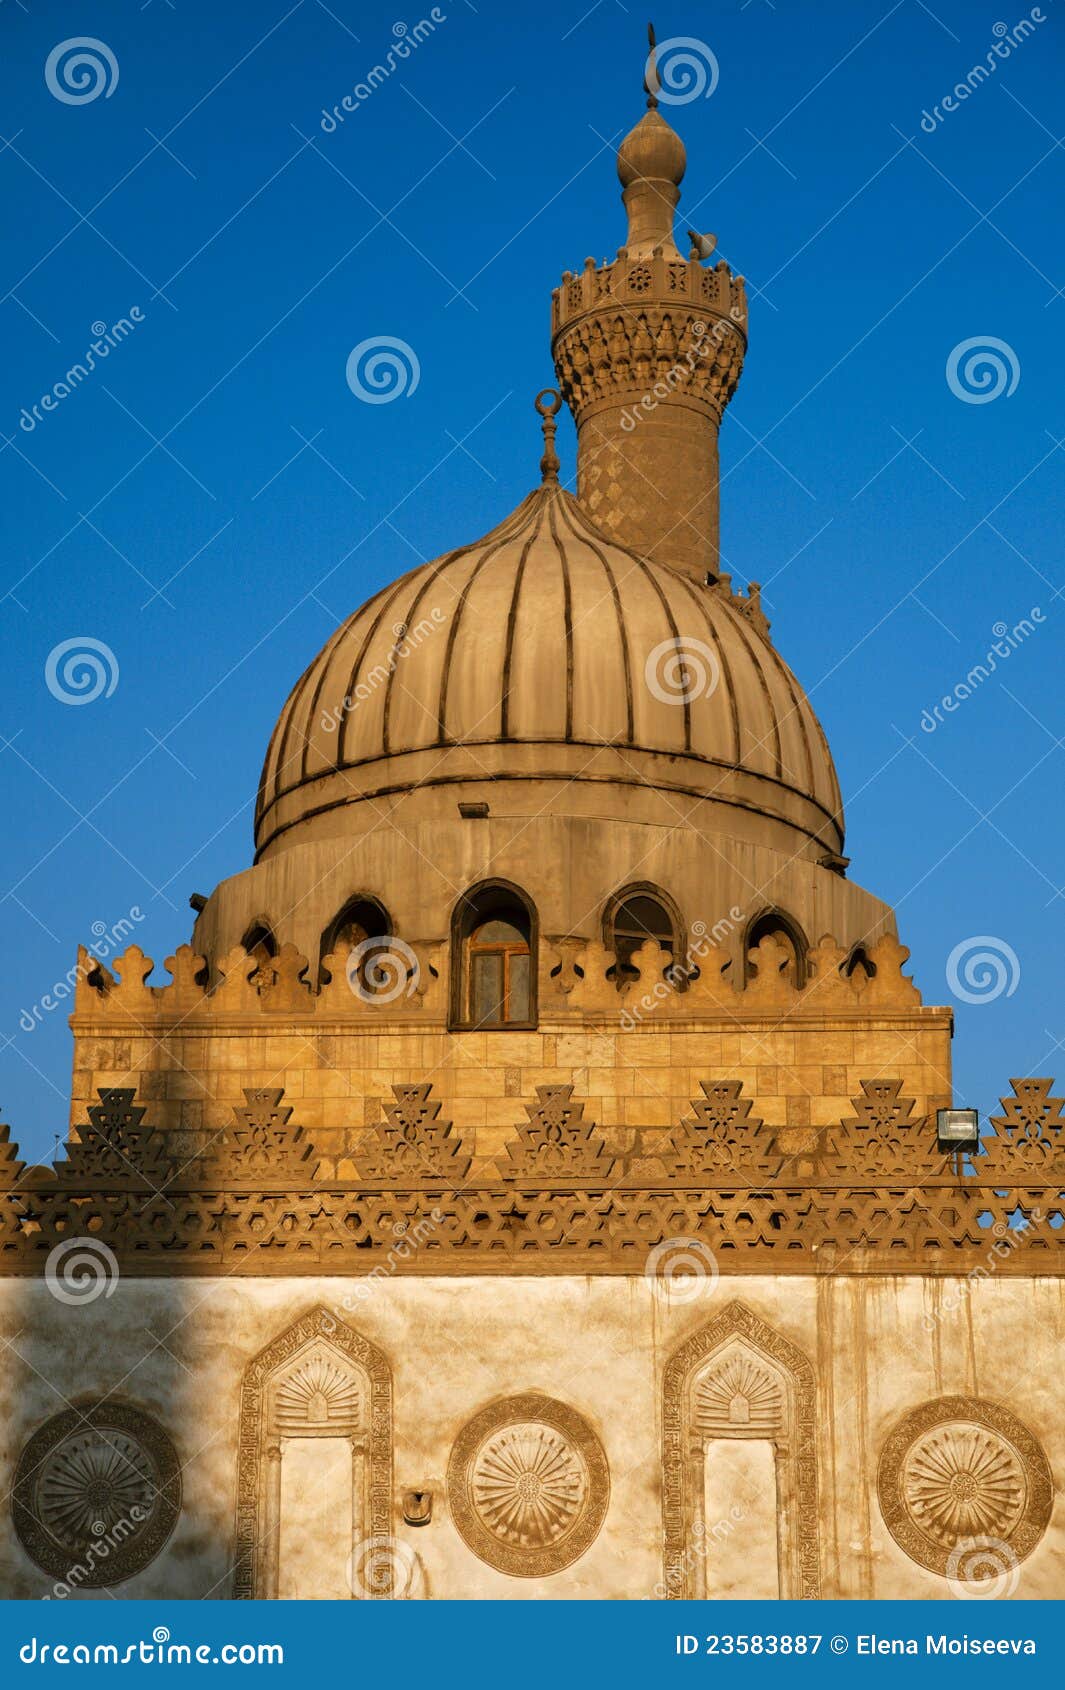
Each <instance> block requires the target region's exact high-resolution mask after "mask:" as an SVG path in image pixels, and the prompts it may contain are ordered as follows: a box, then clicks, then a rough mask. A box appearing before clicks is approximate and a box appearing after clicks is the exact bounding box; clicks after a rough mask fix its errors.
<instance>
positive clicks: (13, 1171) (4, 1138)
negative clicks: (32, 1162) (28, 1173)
mask: <svg viewBox="0 0 1065 1690" xmlns="http://www.w3.org/2000/svg"><path fill="white" fill-rule="evenodd" d="M25 1166H26V1164H25V1163H24V1162H20V1161H19V1159H18V1145H17V1144H12V1143H11V1128H10V1127H8V1126H5V1125H0V1191H11V1190H12V1189H13V1187H15V1186H16V1185H17V1184H18V1181H19V1175H20V1174H21V1173H22V1171H23V1169H24V1168H25Z"/></svg>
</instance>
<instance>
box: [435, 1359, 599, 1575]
mask: <svg viewBox="0 0 1065 1690" xmlns="http://www.w3.org/2000/svg"><path fill="white" fill-rule="evenodd" d="M447 1488H448V1501H449V1504H450V1508H451V1517H452V1519H453V1520H454V1522H455V1524H456V1526H457V1527H458V1529H459V1531H460V1533H461V1534H462V1537H463V1538H464V1540H465V1542H466V1543H467V1544H468V1545H469V1547H470V1549H472V1550H473V1552H474V1554H475V1555H478V1556H480V1558H481V1560H482V1561H486V1562H487V1563H488V1565H489V1566H491V1567H495V1568H497V1569H498V1571H500V1572H503V1573H512V1574H515V1575H517V1576H518V1577H519V1578H542V1577H544V1576H545V1575H549V1574H551V1573H558V1572H561V1571H562V1570H563V1568H565V1567H568V1566H570V1565H571V1564H572V1562H574V1561H576V1560H577V1558H578V1557H579V1556H581V1555H583V1554H584V1552H585V1550H586V1549H587V1548H588V1546H589V1544H591V1543H592V1542H593V1540H594V1539H595V1537H596V1536H597V1534H598V1532H599V1528H600V1526H601V1525H602V1523H603V1518H604V1516H605V1514H606V1510H607V1503H608V1501H609V1497H610V1476H609V1470H608V1467H607V1460H606V1455H605V1454H604V1451H603V1446H602V1444H601V1443H600V1442H599V1439H598V1438H597V1437H596V1435H595V1432H594V1431H593V1430H592V1428H591V1426H590V1425H589V1424H588V1422H587V1421H586V1420H585V1419H584V1418H583V1416H581V1415H580V1414H578V1413H577V1412H576V1410H575V1409H572V1408H569V1407H568V1406H567V1405H566V1404H565V1403H561V1402H556V1401H555V1399H554V1398H553V1397H546V1396H540V1395H539V1394H538V1393H535V1392H528V1393H526V1394H525V1395H522V1396H517V1397H507V1398H506V1399H505V1400H504V1401H502V1402H497V1403H492V1404H490V1405H489V1406H488V1407H487V1408H483V1409H482V1410H481V1411H480V1413H479V1414H476V1415H474V1417H473V1419H472V1420H471V1421H469V1423H468V1424H467V1425H466V1426H465V1427H464V1428H463V1430H462V1431H461V1432H460V1433H459V1436H458V1438H457V1439H456V1441H455V1446H454V1448H453V1450H452V1452H451V1460H450V1463H449V1464H448V1475H447Z"/></svg>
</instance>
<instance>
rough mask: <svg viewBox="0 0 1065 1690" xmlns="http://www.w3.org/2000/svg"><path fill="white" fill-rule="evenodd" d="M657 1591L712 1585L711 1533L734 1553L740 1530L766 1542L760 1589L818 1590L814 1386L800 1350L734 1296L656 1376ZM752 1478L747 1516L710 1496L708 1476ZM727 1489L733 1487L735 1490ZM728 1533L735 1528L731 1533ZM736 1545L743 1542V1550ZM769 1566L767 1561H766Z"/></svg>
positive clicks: (790, 1593)
mask: <svg viewBox="0 0 1065 1690" xmlns="http://www.w3.org/2000/svg"><path fill="white" fill-rule="evenodd" d="M662 1425H663V1446H662V1481H663V1499H664V1516H665V1517H664V1535H665V1569H664V1585H663V1589H664V1593H665V1595H666V1596H667V1597H672V1598H704V1597H710V1598H713V1597H714V1596H715V1595H734V1594H742V1593H741V1592H737V1591H734V1590H722V1589H715V1588H714V1581H713V1576H712V1569H713V1566H714V1560H715V1553H716V1550H717V1547H718V1546H719V1545H723V1544H727V1543H728V1542H729V1539H730V1538H731V1539H732V1541H731V1543H730V1544H729V1546H728V1550H727V1554H728V1556H729V1557H731V1558H732V1560H733V1562H735V1558H736V1555H737V1543H739V1542H740V1541H741V1534H742V1535H743V1536H745V1537H746V1538H747V1540H748V1544H749V1542H750V1539H751V1536H752V1532H753V1530H754V1528H755V1526H757V1524H758V1520H757V1519H755V1518H754V1515H758V1516H759V1518H760V1520H761V1522H762V1524H763V1526H764V1536H765V1537H766V1542H765V1545H764V1554H763V1555H762V1556H761V1558H760V1566H761V1573H762V1577H763V1582H764V1583H766V1584H767V1585H768V1584H771V1585H772V1586H773V1587H774V1588H772V1589H770V1588H761V1589H759V1590H758V1592H757V1594H759V1595H778V1596H780V1597H782V1598H798V1597H805V1598H816V1597H819V1596H820V1594H821V1572H820V1548H819V1541H818V1513H817V1439H816V1391H815V1378H814V1369H813V1365H812V1363H811V1362H810V1360H809V1358H808V1357H807V1356H805V1355H804V1354H803V1352H802V1351H801V1350H800V1349H798V1348H797V1346H796V1345H795V1344H793V1343H792V1342H791V1341H790V1339H788V1338H785V1337H784V1336H783V1335H782V1334H781V1333H779V1332H777V1331H776V1330H775V1329H774V1328H773V1327H772V1326H770V1325H769V1324H768V1323H767V1322H766V1321H764V1320H762V1319H760V1318H759V1316H758V1315H756V1314H754V1313H753V1311H752V1310H751V1309H749V1308H747V1306H746V1305H745V1304H744V1303H741V1302H732V1303H730V1304H729V1305H728V1307H727V1308H725V1309H723V1310H722V1312H721V1313H720V1314H719V1315H718V1316H717V1317H716V1318H715V1319H714V1320H712V1321H710V1322H709V1324H708V1325H706V1326H704V1327H702V1328H700V1330H699V1331H698V1332H696V1333H694V1334H693V1335H692V1336H691V1337H690V1338H689V1339H687V1341H686V1342H685V1343H684V1344H682V1345H681V1347H680V1349H679V1350H677V1351H676V1353H675V1354H674V1355H673V1356H672V1357H671V1358H670V1360H669V1362H668V1363H667V1366H666V1371H665V1378H664V1381H663V1416H662ZM714 1485H717V1486H719V1487H723V1492H722V1493H723V1494H724V1495H725V1497H726V1500H727V1495H728V1487H729V1486H730V1485H731V1486H732V1487H734V1490H735V1489H736V1487H739V1486H741V1485H745V1486H747V1487H748V1489H750V1487H759V1491H760V1494H759V1495H758V1496H757V1497H756V1498H755V1501H756V1506H755V1507H754V1508H752V1509H751V1510H750V1513H751V1516H752V1517H751V1518H748V1519H746V1520H745V1519H744V1518H743V1512H744V1511H743V1510H736V1509H730V1508H729V1507H728V1506H726V1505H725V1503H721V1504H719V1505H718V1506H717V1507H716V1508H715V1507H714V1505H713V1504H712V1503H711V1502H710V1501H709V1499H710V1498H711V1496H712V1495H713V1487H714ZM736 1493H737V1494H738V1491H737V1492H736ZM733 1533H735V1536H733ZM744 1553H747V1551H746V1550H745V1551H744ZM767 1569H768V1570H767Z"/></svg>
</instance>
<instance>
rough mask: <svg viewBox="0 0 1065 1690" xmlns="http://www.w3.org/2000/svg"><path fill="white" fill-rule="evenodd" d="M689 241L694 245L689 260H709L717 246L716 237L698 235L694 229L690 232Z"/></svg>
mask: <svg viewBox="0 0 1065 1690" xmlns="http://www.w3.org/2000/svg"><path fill="white" fill-rule="evenodd" d="M688 239H689V240H690V241H691V243H692V249H691V251H690V252H689V254H688V257H689V258H709V257H710V254H711V253H712V252H713V250H714V248H715V246H716V245H717V236H716V235H698V234H696V232H695V230H694V229H689V230H688Z"/></svg>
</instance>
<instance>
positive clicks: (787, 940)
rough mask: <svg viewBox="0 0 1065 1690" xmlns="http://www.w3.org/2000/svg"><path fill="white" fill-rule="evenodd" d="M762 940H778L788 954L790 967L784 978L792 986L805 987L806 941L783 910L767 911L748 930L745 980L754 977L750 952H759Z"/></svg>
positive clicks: (787, 967)
mask: <svg viewBox="0 0 1065 1690" xmlns="http://www.w3.org/2000/svg"><path fill="white" fill-rule="evenodd" d="M763 939H776V941H777V942H778V944H780V945H782V946H783V947H784V949H785V950H786V951H787V952H788V962H787V966H786V967H785V968H784V970H783V974H784V978H785V979H786V980H788V981H790V983H791V985H793V986H796V987H802V986H804V985H805V984H806V951H807V945H806V939H805V937H804V935H803V931H802V929H801V927H799V926H798V925H797V924H796V923H795V922H794V921H792V919H791V917H790V916H787V915H784V914H783V913H782V911H780V910H767V911H766V912H765V914H764V915H760V916H758V918H757V920H755V921H752V923H751V925H750V927H749V928H748V929H747V941H746V944H745V945H744V947H743V954H744V959H745V965H746V976H747V979H748V980H750V979H751V977H752V976H753V974H754V964H753V963H752V962H751V952H752V951H754V950H757V948H758V946H759V945H760V944H761V942H762V940H763Z"/></svg>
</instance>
